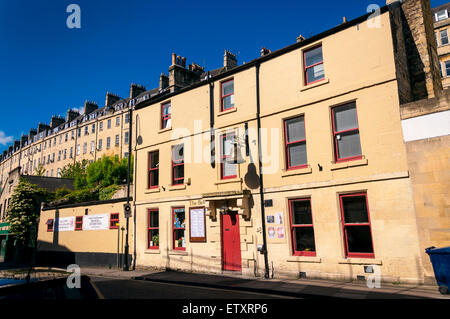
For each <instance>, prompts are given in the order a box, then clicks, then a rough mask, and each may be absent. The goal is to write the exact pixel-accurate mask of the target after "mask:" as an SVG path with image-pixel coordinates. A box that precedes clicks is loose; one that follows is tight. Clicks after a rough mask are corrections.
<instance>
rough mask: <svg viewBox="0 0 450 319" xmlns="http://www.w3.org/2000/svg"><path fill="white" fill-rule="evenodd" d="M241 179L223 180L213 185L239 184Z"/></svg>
mask: <svg viewBox="0 0 450 319" xmlns="http://www.w3.org/2000/svg"><path fill="white" fill-rule="evenodd" d="M241 182H242V178H240V177H239V178H230V179H223V180H220V181H218V182H215V183H214V185H222V184H230V183H241Z"/></svg>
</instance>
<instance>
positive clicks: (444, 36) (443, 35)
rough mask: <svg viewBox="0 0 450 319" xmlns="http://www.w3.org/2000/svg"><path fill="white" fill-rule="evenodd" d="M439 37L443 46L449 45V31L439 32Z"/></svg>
mask: <svg viewBox="0 0 450 319" xmlns="http://www.w3.org/2000/svg"><path fill="white" fill-rule="evenodd" d="M439 35H440V37H441V45H446V44H448V31H447V30H442V31H440V32H439Z"/></svg>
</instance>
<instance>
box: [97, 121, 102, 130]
mask: <svg viewBox="0 0 450 319" xmlns="http://www.w3.org/2000/svg"><path fill="white" fill-rule="evenodd" d="M99 125H100V126H99V128H98V129H99V130H100V131H103V121H101V122H100V124H99Z"/></svg>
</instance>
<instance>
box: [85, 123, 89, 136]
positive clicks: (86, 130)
mask: <svg viewBox="0 0 450 319" xmlns="http://www.w3.org/2000/svg"><path fill="white" fill-rule="evenodd" d="M84 135H89V126H87V125H86V126H85V127H84Z"/></svg>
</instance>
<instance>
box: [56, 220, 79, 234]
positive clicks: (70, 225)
mask: <svg viewBox="0 0 450 319" xmlns="http://www.w3.org/2000/svg"><path fill="white" fill-rule="evenodd" d="M72 230H75V216H71V217H59V218H57V219H56V221H55V227H54V231H55V232H58V231H72Z"/></svg>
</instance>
